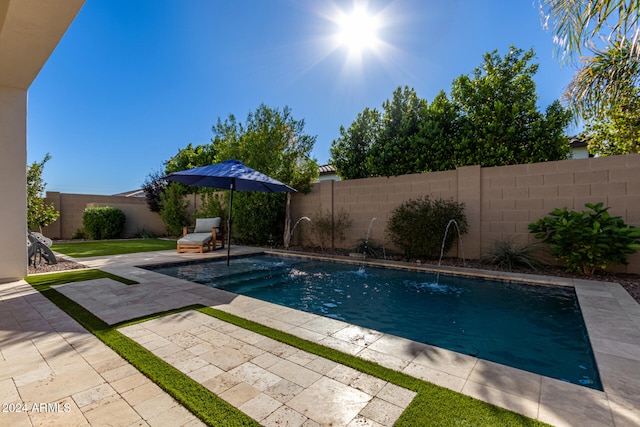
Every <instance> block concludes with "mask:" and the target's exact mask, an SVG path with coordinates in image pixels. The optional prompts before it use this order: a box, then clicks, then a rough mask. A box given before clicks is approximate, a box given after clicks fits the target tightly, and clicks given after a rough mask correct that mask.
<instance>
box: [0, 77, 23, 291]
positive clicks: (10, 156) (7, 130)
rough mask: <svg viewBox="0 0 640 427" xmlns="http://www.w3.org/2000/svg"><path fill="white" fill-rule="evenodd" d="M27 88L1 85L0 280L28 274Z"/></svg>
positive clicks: (8, 279)
mask: <svg viewBox="0 0 640 427" xmlns="http://www.w3.org/2000/svg"><path fill="white" fill-rule="evenodd" d="M26 120H27V91H26V90H23V89H13V88H6V87H1V86H0V147H1V149H2V156H0V182H1V183H2V203H0V224H3V227H2V240H1V242H2V243H1V244H0V282H4V281H10V280H16V279H18V278H22V277H24V276H25V275H26V274H27V237H26V229H27V194H26V188H27V176H26V164H27V149H26V145H25V141H26V137H27V125H26V123H27V121H26Z"/></svg>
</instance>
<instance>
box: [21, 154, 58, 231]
mask: <svg viewBox="0 0 640 427" xmlns="http://www.w3.org/2000/svg"><path fill="white" fill-rule="evenodd" d="M49 160H51V155H50V154H49V153H47V154H46V155H45V156H44V159H42V161H40V162H33V163H32V164H31V166H29V167H28V168H27V224H28V225H29V228H35V227H38V228H39V229H40V231H41V232H42V227H46V226H47V225H49V224H52V223H53V222H55V220H56V219H58V217H59V216H60V212H58V211H57V210H56V208H55V206H53V203H52V204H49V205H47V204H46V203H45V202H44V189H45V187H46V183H45V182H44V180H43V179H42V172H43V171H44V165H45V163H47V162H48V161H49Z"/></svg>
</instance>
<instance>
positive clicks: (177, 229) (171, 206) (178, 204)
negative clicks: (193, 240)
mask: <svg viewBox="0 0 640 427" xmlns="http://www.w3.org/2000/svg"><path fill="white" fill-rule="evenodd" d="M184 193H185V191H184V186H182V185H180V184H176V183H171V184H169V185H167V187H166V188H165V189H164V192H163V193H162V194H161V195H160V200H161V204H162V207H161V208H160V218H162V222H164V227H165V228H166V229H167V233H168V234H169V235H170V236H182V228H183V227H184V226H186V225H189V214H188V213H187V209H188V208H189V202H188V201H186V200H185V199H184Z"/></svg>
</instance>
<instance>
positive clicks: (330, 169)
mask: <svg viewBox="0 0 640 427" xmlns="http://www.w3.org/2000/svg"><path fill="white" fill-rule="evenodd" d="M318 168H319V169H320V175H331V174H335V173H336V168H335V167H334V166H333V165H322V166H319V167H318Z"/></svg>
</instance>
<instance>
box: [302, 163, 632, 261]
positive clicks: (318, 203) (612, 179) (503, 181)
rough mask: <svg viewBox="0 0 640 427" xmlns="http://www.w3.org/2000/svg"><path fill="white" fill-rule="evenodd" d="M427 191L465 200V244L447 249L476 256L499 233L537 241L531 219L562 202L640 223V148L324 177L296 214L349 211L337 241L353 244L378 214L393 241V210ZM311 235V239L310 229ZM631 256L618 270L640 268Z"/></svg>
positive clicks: (375, 227) (377, 231)
mask: <svg viewBox="0 0 640 427" xmlns="http://www.w3.org/2000/svg"><path fill="white" fill-rule="evenodd" d="M426 195H429V196H430V197H433V198H444V199H453V200H456V201H458V202H462V203H464V204H465V213H466V215H467V220H468V222H469V232H468V234H467V235H465V236H463V237H462V246H461V247H457V246H456V247H454V248H453V249H452V250H451V252H450V253H449V254H448V255H449V256H458V257H461V256H463V253H464V256H465V257H466V258H468V259H477V258H480V257H482V256H483V255H484V254H486V253H487V251H488V250H489V249H490V248H491V247H492V245H493V244H494V242H495V241H497V240H501V239H506V238H510V239H513V240H514V241H515V242H516V243H520V244H524V243H527V242H533V241H535V240H536V239H535V238H534V236H533V235H532V234H531V233H529V230H528V225H529V224H530V223H531V222H534V221H537V220H538V219H540V218H543V217H545V216H548V214H549V212H551V211H552V210H553V209H555V208H563V207H567V208H568V209H571V210H583V209H585V207H584V205H585V203H598V202H603V203H604V204H605V206H609V207H610V208H611V209H610V210H609V212H610V213H611V214H612V215H615V216H621V217H622V218H623V220H624V221H625V222H626V223H627V224H629V225H633V226H636V227H640V154H630V155H623V156H608V157H600V158H586V159H572V160H562V161H556V162H544V163H534V164H525V165H514V166H501V167H492V168H480V167H479V166H467V167H462V168H458V169H457V170H454V171H445V172H430V173H425V174H413V175H403V176H398V177H388V178H368V179H357V180H347V181H334V182H331V181H327V182H319V183H317V184H314V185H313V189H312V191H311V192H310V193H309V194H294V195H293V196H292V200H291V211H292V215H291V219H292V222H294V223H295V221H296V220H297V219H298V218H300V217H301V216H308V217H310V218H313V217H314V216H315V215H316V214H317V213H318V212H319V211H320V210H322V211H323V212H327V211H328V212H332V213H333V215H334V217H335V216H337V215H338V213H339V212H340V211H341V210H343V211H345V212H347V213H348V214H349V216H350V218H351V220H352V221H353V223H352V226H351V228H350V229H349V230H347V232H346V238H345V240H344V242H339V241H335V242H334V245H335V247H340V248H349V247H352V246H355V244H356V243H357V241H358V239H362V238H364V237H365V236H366V234H367V231H368V227H369V224H370V223H371V221H372V218H377V220H375V221H373V223H372V225H371V232H370V236H369V237H370V238H372V239H375V240H377V241H378V242H384V245H385V247H387V248H391V245H390V243H388V239H387V236H386V231H385V228H386V223H387V220H388V219H389V216H390V214H391V212H392V211H393V209H394V208H395V207H396V206H398V205H399V204H400V203H402V202H404V201H406V200H409V199H416V198H418V197H423V196H426ZM299 227H300V228H301V229H302V230H305V229H307V230H308V228H309V225H308V224H307V223H306V222H304V223H301V224H300V226H299ZM301 235H302V233H298V232H296V234H295V235H294V236H293V239H292V242H293V243H292V244H299V243H301V242H300V238H301ZM304 238H305V239H308V240H307V241H306V243H308V242H312V240H311V237H310V235H309V233H308V232H307V235H306V236H305V237H304ZM629 261H630V264H629V266H627V267H620V268H617V270H619V271H626V272H630V273H640V253H636V254H633V255H631V256H630V257H629Z"/></svg>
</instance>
